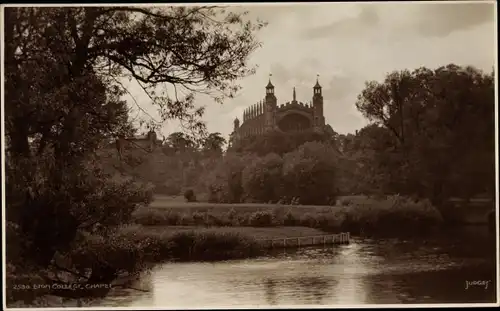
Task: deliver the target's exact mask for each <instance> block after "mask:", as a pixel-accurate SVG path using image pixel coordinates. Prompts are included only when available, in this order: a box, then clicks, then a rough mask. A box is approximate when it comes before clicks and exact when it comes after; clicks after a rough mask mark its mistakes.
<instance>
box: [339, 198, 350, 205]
mask: <svg viewBox="0 0 500 311" xmlns="http://www.w3.org/2000/svg"><path fill="white" fill-rule="evenodd" d="M351 204H352V201H351V200H349V199H341V200H340V205H341V206H349V205H351Z"/></svg>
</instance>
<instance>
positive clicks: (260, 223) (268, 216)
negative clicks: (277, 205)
mask: <svg viewBox="0 0 500 311" xmlns="http://www.w3.org/2000/svg"><path fill="white" fill-rule="evenodd" d="M249 224H250V226H253V227H269V226H272V225H273V214H272V213H270V212H264V211H258V212H255V213H253V214H252V215H251V216H250V219H249Z"/></svg>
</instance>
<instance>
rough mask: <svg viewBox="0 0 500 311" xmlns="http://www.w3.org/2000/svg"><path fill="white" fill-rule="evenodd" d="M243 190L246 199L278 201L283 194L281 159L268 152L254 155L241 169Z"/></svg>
mask: <svg viewBox="0 0 500 311" xmlns="http://www.w3.org/2000/svg"><path fill="white" fill-rule="evenodd" d="M242 183H243V190H244V192H245V197H246V199H247V200H250V201H255V202H266V203H267V202H278V201H279V200H280V199H281V196H282V195H283V190H284V189H283V159H282V158H281V157H280V156H279V155H277V154H275V153H269V154H267V155H266V156H264V157H255V158H254V159H253V161H252V162H251V163H249V164H248V165H247V166H246V167H245V168H244V170H243V175H242Z"/></svg>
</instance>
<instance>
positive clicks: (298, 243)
mask: <svg viewBox="0 0 500 311" xmlns="http://www.w3.org/2000/svg"><path fill="white" fill-rule="evenodd" d="M297 247H298V248H300V237H298V238H297Z"/></svg>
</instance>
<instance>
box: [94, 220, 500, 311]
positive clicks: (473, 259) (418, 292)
mask: <svg viewBox="0 0 500 311" xmlns="http://www.w3.org/2000/svg"><path fill="white" fill-rule="evenodd" d="M495 255H496V252H495V241H494V234H493V233H488V232H487V230H486V229H485V228H484V227H471V228H467V229H461V230H458V231H457V230H454V231H448V232H446V233H442V234H440V235H437V236H434V237H432V238H426V239H424V238H421V239H413V240H404V239H362V238H357V239H354V240H353V241H352V242H351V244H349V245H344V246H333V247H332V246H331V247H325V248H323V247H321V248H303V249H299V250H294V251H292V250H286V251H284V250H282V251H278V252H276V253H274V254H269V255H267V256H265V257H262V258H256V259H249V260H234V261H224V262H217V263H167V264H161V265H158V266H157V267H156V268H155V269H153V270H152V271H151V273H149V274H147V275H144V276H143V277H142V279H140V280H139V281H138V282H137V284H135V285H134V287H137V288H139V289H141V290H130V289H128V290H114V291H113V292H112V293H111V294H110V295H109V296H108V297H107V298H106V299H105V300H104V301H101V302H99V306H105V307H113V306H115V307H118V306H121V307H125V306H128V307H162V308H207V307H212V308H216V307H263V306H290V305H301V306H303V305H339V304H341V305H353V304H393V303H394V304H404V303H473V302H476V303H477V302H482V303H494V302H496V267H495V260H496V259H495ZM473 281H484V282H482V283H471V282H473Z"/></svg>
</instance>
